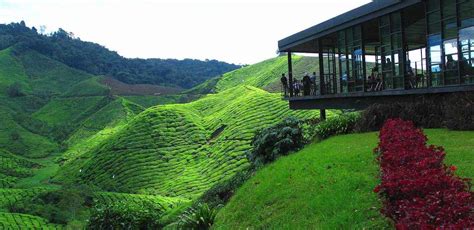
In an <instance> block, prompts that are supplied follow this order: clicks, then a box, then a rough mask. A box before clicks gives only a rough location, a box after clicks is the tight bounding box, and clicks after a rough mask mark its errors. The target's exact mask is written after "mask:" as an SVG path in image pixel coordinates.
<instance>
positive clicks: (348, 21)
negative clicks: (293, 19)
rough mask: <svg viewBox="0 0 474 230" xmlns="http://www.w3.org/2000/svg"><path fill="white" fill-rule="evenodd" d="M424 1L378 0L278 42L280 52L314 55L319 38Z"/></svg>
mask: <svg viewBox="0 0 474 230" xmlns="http://www.w3.org/2000/svg"><path fill="white" fill-rule="evenodd" d="M422 1H423V0H378V1H373V2H370V3H367V4H365V5H363V6H361V7H358V8H356V9H353V10H351V11H348V12H346V13H343V14H341V15H339V16H336V17H334V18H332V19H329V20H327V21H325V22H322V23H320V24H318V25H315V26H313V27H310V28H308V29H306V30H303V31H301V32H299V33H296V34H293V35H291V36H289V37H287V38H284V39H282V40H280V41H278V50H279V51H280V52H301V53H313V52H315V51H317V49H318V48H317V47H318V45H317V43H318V42H317V39H318V38H321V37H324V36H327V35H330V34H332V33H335V32H338V31H340V30H344V29H347V28H349V27H351V26H355V25H358V24H362V23H364V22H367V21H370V20H373V19H376V18H378V17H380V16H383V15H386V14H389V13H392V12H395V11H398V10H401V9H403V8H406V7H409V6H411V5H414V4H417V3H420V2H422Z"/></svg>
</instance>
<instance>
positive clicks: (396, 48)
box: [379, 12, 404, 89]
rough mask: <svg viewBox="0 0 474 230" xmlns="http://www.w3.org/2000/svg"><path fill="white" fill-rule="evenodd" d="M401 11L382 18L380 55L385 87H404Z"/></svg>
mask: <svg viewBox="0 0 474 230" xmlns="http://www.w3.org/2000/svg"><path fill="white" fill-rule="evenodd" d="M401 21H402V20H401V15H400V12H397V13H392V14H390V15H386V16H383V17H381V18H380V24H379V25H380V28H379V31H380V38H381V39H380V40H381V42H380V43H381V44H380V55H381V57H382V81H383V86H384V89H401V88H403V87H404V78H403V75H404V71H403V68H404V66H403V64H401V63H402V59H403V58H404V57H403V56H402V55H403V49H402V43H403V38H402V22H401Z"/></svg>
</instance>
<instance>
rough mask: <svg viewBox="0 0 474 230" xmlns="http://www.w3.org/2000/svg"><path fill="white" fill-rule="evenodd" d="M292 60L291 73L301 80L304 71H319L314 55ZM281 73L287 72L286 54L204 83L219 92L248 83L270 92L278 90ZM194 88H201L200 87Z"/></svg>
mask: <svg viewBox="0 0 474 230" xmlns="http://www.w3.org/2000/svg"><path fill="white" fill-rule="evenodd" d="M292 61H293V74H294V77H295V78H297V79H300V80H301V79H302V78H303V76H304V73H305V72H307V73H308V74H311V73H312V72H317V73H319V67H318V59H317V58H315V57H303V56H296V55H293V57H292ZM282 73H285V74H287V73H288V61H287V57H286V56H279V57H276V58H272V59H268V60H265V61H263V62H260V63H257V64H254V65H250V66H246V67H243V68H240V69H237V70H234V71H232V72H229V73H226V74H224V75H223V76H222V77H221V78H220V79H219V80H218V82H217V83H213V80H212V79H211V80H209V81H207V82H205V83H204V85H207V86H208V87H214V88H215V91H217V92H221V91H223V90H226V89H229V88H232V87H235V86H237V85H250V86H254V87H258V88H262V89H265V90H268V91H270V92H279V91H280V77H281V74H282ZM201 87H202V86H201ZM195 89H196V90H198V89H199V90H201V91H202V90H203V89H201V88H195Z"/></svg>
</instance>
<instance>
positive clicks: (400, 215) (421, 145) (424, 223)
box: [374, 119, 474, 229]
mask: <svg viewBox="0 0 474 230" xmlns="http://www.w3.org/2000/svg"><path fill="white" fill-rule="evenodd" d="M426 141H427V138H426V136H425V135H424V134H423V132H422V131H421V130H420V129H417V128H415V126H414V125H413V123H412V122H409V121H402V120H400V119H393V120H388V121H387V122H386V123H385V124H384V126H383V128H382V129H381V130H380V142H379V145H378V147H377V148H376V149H375V152H376V153H377V154H379V156H378V158H377V159H378V160H379V163H380V167H381V179H382V180H381V184H380V185H378V186H377V187H376V188H375V189H374V192H376V193H378V194H379V195H380V196H381V197H382V198H383V200H384V207H383V210H382V213H383V214H384V215H386V216H387V217H389V218H391V219H392V220H393V221H394V222H395V226H396V228H397V229H435V228H449V229H452V228H454V229H459V228H461V229H462V228H473V227H474V193H472V192H470V180H469V179H463V178H459V177H457V176H456V175H454V172H455V171H456V167H455V166H450V167H448V166H446V165H444V164H443V160H444V157H445V152H444V149H443V148H442V147H436V146H427V145H426Z"/></svg>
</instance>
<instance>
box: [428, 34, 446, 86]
mask: <svg viewBox="0 0 474 230" xmlns="http://www.w3.org/2000/svg"><path fill="white" fill-rule="evenodd" d="M428 52H429V55H430V56H429V60H428V66H429V69H430V72H431V85H432V86H441V85H443V82H442V79H441V76H442V74H441V70H442V62H441V61H442V59H441V57H442V56H441V35H439V34H437V35H431V36H429V37H428Z"/></svg>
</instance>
